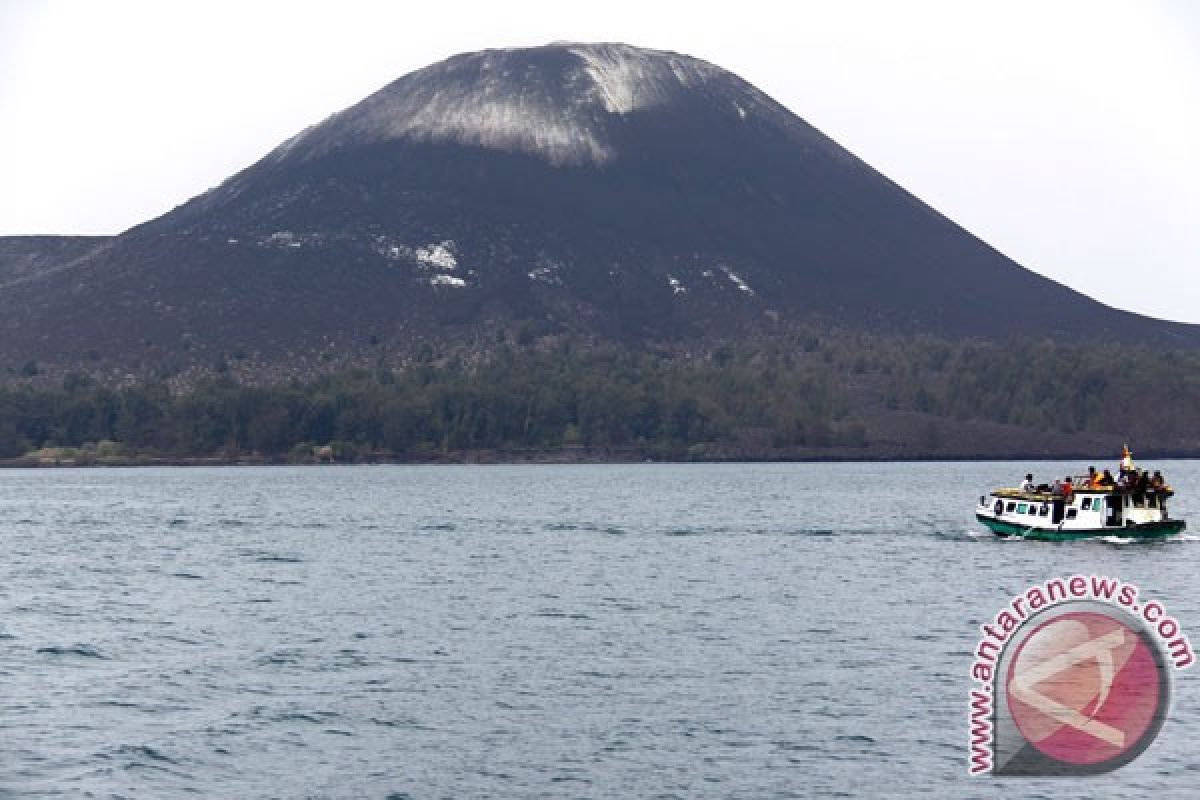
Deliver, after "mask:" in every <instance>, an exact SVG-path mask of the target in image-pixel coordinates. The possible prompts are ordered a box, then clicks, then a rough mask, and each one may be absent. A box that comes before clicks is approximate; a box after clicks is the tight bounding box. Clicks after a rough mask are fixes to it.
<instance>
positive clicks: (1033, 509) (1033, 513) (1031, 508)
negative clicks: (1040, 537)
mask: <svg viewBox="0 0 1200 800" xmlns="http://www.w3.org/2000/svg"><path fill="white" fill-rule="evenodd" d="M1029 516H1031V517H1036V516H1037V505H1036V504H1035V503H1030V504H1029Z"/></svg>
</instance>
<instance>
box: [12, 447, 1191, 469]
mask: <svg viewBox="0 0 1200 800" xmlns="http://www.w3.org/2000/svg"><path fill="white" fill-rule="evenodd" d="M1102 460H1103V459H1102V458H1100V457H1098V456H1097V454H1096V453H1094V452H1093V453H1026V454H1021V453H1017V454H1012V453H1004V454H989V453H974V454H961V453H921V454H906V455H899V454H894V455H866V454H849V453H837V454H834V453H830V454H825V455H804V456H783V455H761V456H754V455H751V454H736V455H734V454H730V455H729V456H726V457H708V458H671V457H666V456H654V455H649V454H627V455H624V456H621V455H615V454H612V453H608V454H605V455H599V454H597V455H594V456H592V455H583V454H573V453H567V454H564V453H559V452H554V451H550V452H541V453H525V454H521V453H514V452H512V451H503V452H471V453H459V454H445V455H435V456H425V457H408V458H405V457H396V456H389V457H377V458H370V457H368V458H360V459H347V460H338V459H333V460H328V461H316V460H289V459H288V458H287V457H267V456H253V455H251V456H246V455H241V456H131V457H108V458H102V459H100V458H96V459H70V458H63V459H47V458H26V457H18V458H11V459H2V460H0V470H5V469H47V470H53V469H113V468H117V469H120V468H148V467H346V466H525V465H531V466H532V465H537V466H555V465H557V466H572V465H618V464H920V463H937V462H943V463H970V462H984V461H999V462H1007V463H1028V462H1044V461H1102ZM1138 460H1139V461H1195V460H1200V452H1193V451H1176V452H1172V451H1151V450H1148V451H1146V452H1145V454H1144V455H1142V454H1139V456H1138Z"/></svg>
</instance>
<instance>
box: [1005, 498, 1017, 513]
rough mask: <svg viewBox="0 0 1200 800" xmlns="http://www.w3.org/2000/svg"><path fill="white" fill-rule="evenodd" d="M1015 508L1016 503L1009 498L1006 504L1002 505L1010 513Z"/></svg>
mask: <svg viewBox="0 0 1200 800" xmlns="http://www.w3.org/2000/svg"><path fill="white" fill-rule="evenodd" d="M1016 508H1017V504H1016V503H1014V502H1012V501H1011V500H1010V501H1009V503H1008V505H1006V506H1005V507H1004V510H1005V511H1007V512H1008V513H1010V514H1011V513H1012V512H1013V511H1015V510H1016Z"/></svg>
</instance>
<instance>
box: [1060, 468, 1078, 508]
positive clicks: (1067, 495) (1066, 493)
mask: <svg viewBox="0 0 1200 800" xmlns="http://www.w3.org/2000/svg"><path fill="white" fill-rule="evenodd" d="M1062 493H1063V501H1064V502H1067V503H1069V502H1071V497H1072V496H1074V494H1075V486H1074V485H1073V484H1072V483H1071V476H1070V475H1068V476H1067V478H1066V479H1065V480H1064V481H1063V485H1062Z"/></svg>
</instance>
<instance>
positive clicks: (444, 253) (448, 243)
mask: <svg viewBox="0 0 1200 800" xmlns="http://www.w3.org/2000/svg"><path fill="white" fill-rule="evenodd" d="M413 256H414V257H415V258H416V259H417V263H418V264H420V265H421V266H423V267H427V268H432V269H440V270H446V271H453V270H456V269H458V259H457V258H455V256H454V241H453V240H452V239H445V240H443V241H441V242H433V243H430V244H427V245H425V246H424V247H418V248H417V249H416V250H414V251H413Z"/></svg>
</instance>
